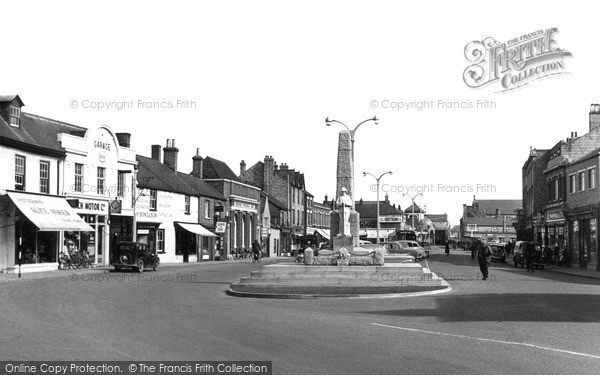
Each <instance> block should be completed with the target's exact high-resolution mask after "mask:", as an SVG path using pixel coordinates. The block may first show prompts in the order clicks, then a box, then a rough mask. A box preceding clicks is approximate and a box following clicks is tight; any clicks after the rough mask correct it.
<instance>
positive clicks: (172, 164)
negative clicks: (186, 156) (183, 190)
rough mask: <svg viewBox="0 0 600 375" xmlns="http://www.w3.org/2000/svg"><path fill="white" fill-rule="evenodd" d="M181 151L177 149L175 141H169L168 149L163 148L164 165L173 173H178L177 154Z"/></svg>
mask: <svg viewBox="0 0 600 375" xmlns="http://www.w3.org/2000/svg"><path fill="white" fill-rule="evenodd" d="M178 153H179V149H178V148H177V147H175V140H174V139H167V147H165V148H163V159H164V160H163V164H164V165H166V166H167V167H169V169H170V170H172V171H173V172H177V154H178Z"/></svg>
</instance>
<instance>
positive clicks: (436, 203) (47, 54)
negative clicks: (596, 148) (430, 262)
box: [0, 1, 600, 225]
mask: <svg viewBox="0 0 600 375" xmlns="http://www.w3.org/2000/svg"><path fill="white" fill-rule="evenodd" d="M91 4H92V3H91V2H81V1H69V2H44V1H39V2H38V1H35V2H34V1H23V2H10V3H8V4H5V5H3V10H2V14H3V17H2V22H1V23H0V30H1V31H2V35H4V36H5V38H4V40H5V43H4V44H3V46H4V47H3V48H4V53H3V54H2V55H3V58H2V63H1V64H2V67H3V69H2V70H3V72H4V74H3V79H2V85H1V86H2V88H1V92H0V94H19V95H20V96H21V98H22V99H23V101H24V102H25V105H26V106H25V108H24V111H26V112H29V113H35V114H39V115H43V116H47V117H51V118H55V119H58V120H62V121H66V122H71V123H75V124H78V125H82V126H87V127H94V126H97V125H99V124H107V125H109V126H110V127H111V128H112V129H113V130H115V131H117V132H130V133H132V147H133V148H135V149H136V150H137V152H138V153H139V154H142V155H147V156H149V155H150V146H151V145H152V144H155V143H159V144H162V145H163V146H164V145H165V142H166V139H167V138H173V139H175V140H176V144H177V147H178V148H179V150H180V152H179V166H180V168H179V169H180V170H181V171H183V172H189V171H191V158H192V156H193V155H194V153H195V150H196V148H199V149H200V152H201V154H202V155H203V156H207V155H208V156H212V157H215V158H218V159H221V160H223V161H225V162H227V163H228V164H229V166H230V167H231V168H232V169H233V170H234V171H235V172H239V163H240V161H241V160H242V159H244V160H245V161H246V163H247V164H248V167H250V166H252V165H253V164H254V163H255V162H257V161H259V160H262V159H263V158H264V156H265V155H267V154H268V155H272V156H273V157H274V158H275V160H276V162H277V163H278V164H281V163H287V164H288V165H289V166H290V167H291V168H295V169H296V170H299V171H301V172H304V174H305V177H306V185H307V186H306V187H307V190H308V191H310V192H311V193H312V194H313V195H314V196H315V200H322V199H323V197H324V195H325V194H329V196H330V197H331V196H332V195H334V194H335V174H336V153H337V139H338V132H339V131H341V130H342V129H343V128H342V127H341V126H333V127H326V126H325V122H324V120H325V118H326V117H328V116H329V117H330V118H334V119H337V120H340V121H343V122H345V123H346V124H348V126H351V127H353V126H354V125H355V124H357V123H359V122H360V121H362V120H364V119H367V118H370V117H373V116H375V115H376V116H377V117H379V118H380V119H381V120H380V122H379V125H373V124H365V125H364V126H363V127H361V128H360V129H359V130H358V131H357V132H356V147H355V154H356V155H355V157H356V165H355V170H356V174H357V176H356V189H357V192H356V194H355V198H356V199H357V200H358V199H360V198H363V199H365V200H375V197H376V193H375V191H374V190H375V189H372V188H371V184H372V183H373V182H374V180H373V179H372V178H365V177H363V176H362V171H367V172H371V173H373V174H377V175H379V174H380V173H382V172H385V171H388V170H391V171H393V175H392V176H385V177H384V178H383V179H382V181H381V182H382V184H386V185H382V187H381V191H382V194H381V199H383V195H384V193H385V192H386V191H388V192H389V195H390V200H391V201H392V202H393V203H396V204H400V206H401V207H402V208H405V207H407V206H408V205H410V199H409V198H407V197H403V196H402V194H401V192H408V193H409V194H412V195H414V194H415V193H416V192H417V190H416V189H417V188H419V187H420V188H421V189H425V190H424V195H423V197H418V198H417V200H416V201H417V203H418V204H419V205H421V206H424V205H426V206H427V211H428V212H429V213H444V212H446V213H448V215H449V216H450V220H451V223H452V224H453V225H454V224H457V223H458V219H459V218H460V215H461V213H462V205H463V203H470V202H471V201H472V199H473V195H476V196H477V198H480V199H520V198H521V167H522V166H523V163H524V162H525V161H526V159H527V157H528V154H529V148H530V146H533V147H538V148H549V147H552V146H553V145H554V144H555V143H556V142H557V141H558V140H559V139H561V138H563V139H564V138H566V137H568V136H569V134H570V132H571V131H577V132H579V134H583V133H585V132H587V129H588V113H589V105H590V104H591V103H598V102H600V84H599V83H600V82H599V77H598V74H599V73H598V72H599V69H598V66H600V65H599V64H600V49H599V48H598V47H597V44H598V36H599V35H600V30H599V28H600V23H598V22H597V17H598V14H599V11H600V9H599V8H600V5H598V4H595V3H589V2H588V3H581V4H579V3H576V2H570V3H564V2H555V3H553V2H550V1H533V2H526V3H525V2H521V1H503V2H490V3H483V2H481V1H472V2H459V1H453V2H446V1H437V2H433V1H428V2H403V3H400V2H378V1H365V2H349V1H340V2H327V3H325V2H323V1H314V2H310V1H303V2H297V3H296V4H295V5H291V3H288V2H286V3H284V2H277V1H272V2H266V1H222V2H202V3H200V2H193V1H189V2H187V1H185V2H184V1H169V2H165V1H160V2H154V1H143V2H131V1H129V2H123V1H102V2H96V3H95V5H91ZM486 4H489V5H486ZM552 27H556V28H558V30H559V31H558V33H556V34H555V35H554V39H555V42H556V46H558V47H560V48H562V49H565V50H567V51H569V52H571V53H572V54H573V56H572V57H569V58H566V59H565V60H564V64H565V69H564V70H565V71H568V72H569V74H562V75H557V76H552V77H548V78H545V79H542V80H537V81H535V82H533V83H531V84H529V85H527V86H525V87H524V88H521V89H518V90H512V91H509V92H504V93H498V92H497V91H500V89H501V86H500V85H499V84H498V83H496V84H493V85H489V86H487V87H483V88H479V89H473V88H470V87H468V86H467V85H466V84H465V83H464V81H463V72H464V70H465V69H466V68H467V66H469V65H470V63H469V62H468V61H467V60H466V58H465V54H464V51H465V46H466V45H467V44H468V43H469V42H471V41H474V40H482V39H484V38H486V37H493V38H495V39H496V40H498V41H500V42H507V41H509V40H511V39H514V38H517V37H520V36H521V35H524V34H528V33H532V32H534V31H537V30H542V29H547V28H552ZM178 100H180V101H184V102H185V101H189V102H188V103H187V104H188V106H189V107H190V108H177V101H178ZM431 100H433V101H434V103H435V105H434V108H430V109H422V110H416V109H411V110H398V109H395V108H394V109H393V108H383V107H384V106H388V107H389V106H391V103H392V102H394V103H395V102H413V101H416V102H423V101H431ZM438 100H442V101H445V102H470V103H473V104H476V103H477V101H478V100H482V101H486V100H490V101H493V102H494V103H495V108H488V109H484V108H480V109H477V108H466V109H465V108H456V109H443V108H439V103H438ZM132 101H133V105H131V103H132ZM139 101H143V102H164V103H166V105H167V106H168V105H169V103H171V105H172V106H173V108H147V107H146V105H144V103H140V102H139ZM375 101H376V102H375ZM103 102H106V103H113V104H112V105H113V107H112V108H108V109H98V108H91V107H92V106H94V105H97V104H98V103H103ZM119 103H128V104H129V107H125V108H122V109H120V110H119V109H117V108H116V106H118V105H119ZM183 104H185V103H183ZM151 106H152V104H151ZM375 106H376V108H373V107H375ZM84 107H87V108H84ZM432 184H433V188H432V186H431V185H432ZM478 185H482V187H487V188H486V189H481V190H480V191H478V189H477V187H478ZM489 185H491V186H489ZM411 187H412V189H411V190H407V189H410V188H411ZM460 190H463V191H464V192H460ZM398 191H400V193H398Z"/></svg>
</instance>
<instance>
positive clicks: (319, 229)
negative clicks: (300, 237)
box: [317, 228, 330, 240]
mask: <svg viewBox="0 0 600 375" xmlns="http://www.w3.org/2000/svg"><path fill="white" fill-rule="evenodd" d="M317 233H319V234H320V235H321V236H323V237H324V238H326V239H328V240H329V239H330V236H329V233H328V232H326V231H324V230H323V229H321V228H317Z"/></svg>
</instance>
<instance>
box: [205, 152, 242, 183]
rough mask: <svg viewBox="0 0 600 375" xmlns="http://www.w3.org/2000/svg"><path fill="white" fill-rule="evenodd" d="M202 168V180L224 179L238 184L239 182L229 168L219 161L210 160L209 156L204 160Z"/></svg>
mask: <svg viewBox="0 0 600 375" xmlns="http://www.w3.org/2000/svg"><path fill="white" fill-rule="evenodd" d="M203 168H204V171H203V172H202V177H203V178H206V179H211V178H217V179H218V178H224V179H227V180H232V181H237V182H240V180H239V179H238V177H237V176H236V174H235V173H233V171H232V170H231V168H229V166H228V165H227V164H226V163H225V162H223V161H221V160H219V159H215V158H211V157H210V156H207V157H206V159H204V166H203Z"/></svg>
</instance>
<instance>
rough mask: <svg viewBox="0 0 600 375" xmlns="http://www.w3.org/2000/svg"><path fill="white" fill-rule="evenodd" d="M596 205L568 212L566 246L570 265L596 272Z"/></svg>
mask: <svg viewBox="0 0 600 375" xmlns="http://www.w3.org/2000/svg"><path fill="white" fill-rule="evenodd" d="M597 214H598V205H589V206H584V207H576V208H574V209H572V210H571V211H569V212H568V219H569V221H568V239H569V241H568V245H569V253H570V257H571V264H575V265H579V267H580V268H587V269H589V270H598V242H597V241H598V231H597V225H598V220H597Z"/></svg>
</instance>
